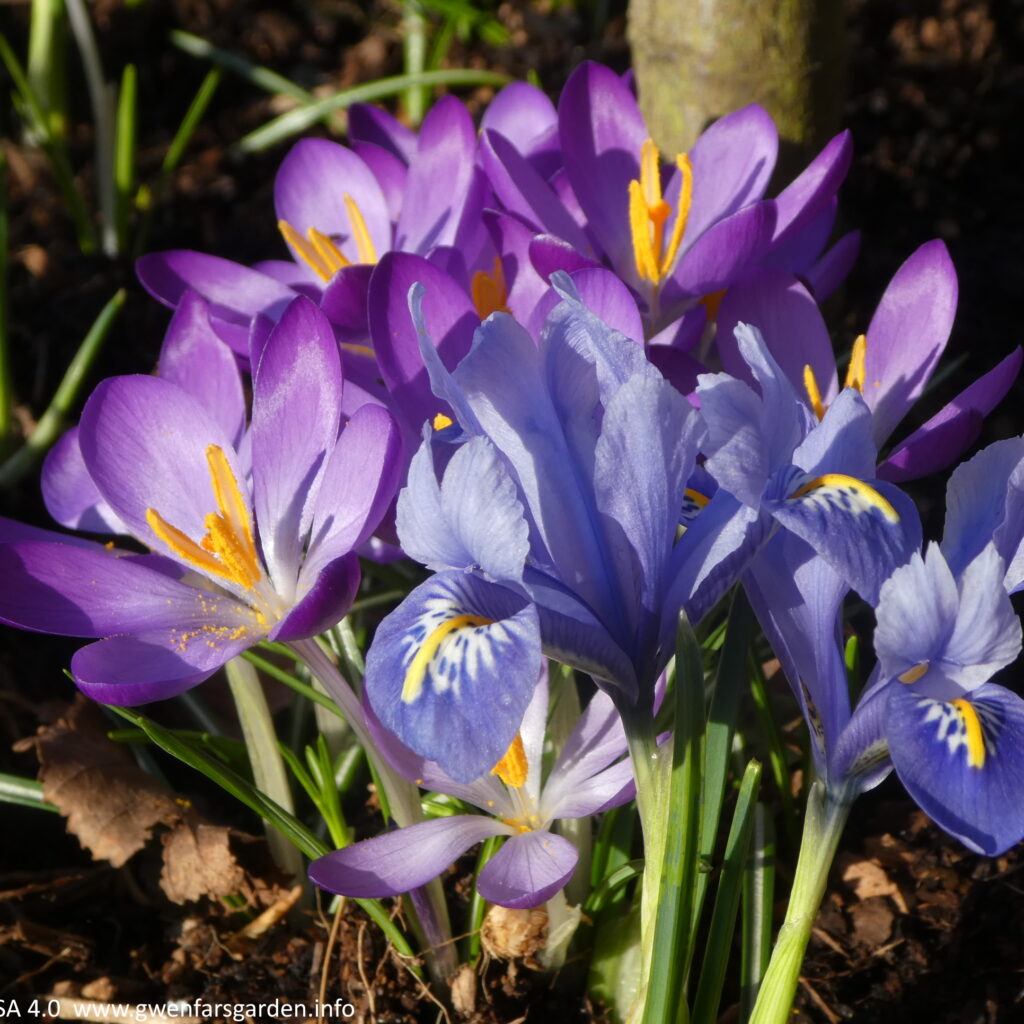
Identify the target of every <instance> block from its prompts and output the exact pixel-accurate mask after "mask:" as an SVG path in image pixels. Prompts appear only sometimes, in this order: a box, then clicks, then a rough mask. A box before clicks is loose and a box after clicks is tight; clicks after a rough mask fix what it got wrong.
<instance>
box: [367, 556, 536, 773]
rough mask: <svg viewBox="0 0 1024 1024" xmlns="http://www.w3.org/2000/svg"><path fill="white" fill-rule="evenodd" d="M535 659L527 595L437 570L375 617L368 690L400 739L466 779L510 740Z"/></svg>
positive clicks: (533, 615) (533, 681) (531, 681)
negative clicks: (388, 610)
mask: <svg viewBox="0 0 1024 1024" xmlns="http://www.w3.org/2000/svg"><path fill="white" fill-rule="evenodd" d="M540 657H541V655H540V636H539V632H538V627H537V613H536V610H535V609H534V607H533V605H532V604H530V603H529V602H528V601H527V600H526V599H525V598H524V597H522V596H521V595H520V594H517V593H515V592H514V591H512V590H509V589H507V588H506V587H501V586H498V585H496V584H488V583H484V582H483V581H481V580H478V579H475V578H474V577H472V576H469V575H467V574H464V573H456V572H444V573H438V574H437V575H435V576H433V577H432V578H431V579H429V580H428V581H427V582H426V583H422V584H420V586H418V587H416V589H415V590H413V591H412V593H411V594H410V595H409V596H408V597H407V598H406V599H405V600H404V601H403V602H402V604H401V605H399V606H398V608H396V609H395V611H393V612H392V613H391V614H390V615H388V616H387V617H386V618H385V619H384V621H383V622H381V624H380V626H379V627H378V629H377V634H376V636H375V637H374V642H373V645H372V647H371V648H370V651H369V654H368V655H367V658H366V688H367V693H368V695H369V698H370V703H371V704H372V705H373V709H374V711H375V712H376V714H377V716H378V718H380V720H381V722H382V723H383V724H384V725H385V726H386V727H387V728H388V729H390V730H391V731H392V732H393V733H395V735H397V736H398V737H399V739H401V740H402V742H403V743H405V744H406V746H408V747H411V748H412V749H413V750H414V751H416V753H418V754H421V755H422V756H423V757H426V758H429V759H430V760H432V761H436V762H437V763H438V764H439V765H440V766H441V768H442V769H443V770H444V771H446V772H447V773H448V774H449V775H451V776H452V778H454V779H456V780H457V781H460V782H469V781H471V780H472V779H475V778H477V776H479V775H482V774H483V773H484V772H487V771H490V769H491V768H493V767H494V765H495V764H497V763H498V761H499V760H500V759H501V758H502V757H503V756H504V754H505V752H506V751H507V750H508V748H509V745H510V744H511V743H512V740H513V738H514V736H515V734H516V730H517V729H518V728H519V724H520V722H521V721H522V718H523V713H524V712H525V710H526V705H527V704H528V703H529V701H530V697H531V696H532V694H533V690H534V687H535V686H536V684H537V677H538V674H539V672H540Z"/></svg>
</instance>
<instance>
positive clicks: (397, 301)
mask: <svg viewBox="0 0 1024 1024" xmlns="http://www.w3.org/2000/svg"><path fill="white" fill-rule="evenodd" d="M417 283H419V284H421V286H422V288H423V298H422V305H421V307H420V308H421V310H422V314H423V317H424V327H425V330H426V332H427V336H428V337H429V338H430V339H431V343H432V345H433V346H435V347H436V349H437V351H438V353H439V355H440V358H441V361H442V362H443V363H444V365H445V366H447V367H449V368H451V367H454V366H455V365H457V364H458V362H459V360H460V359H462V357H463V356H464V355H465V354H466V353H467V352H468V351H469V346H470V344H471V342H472V340H473V330H474V329H475V327H476V326H477V324H479V322H480V318H479V317H478V316H477V314H476V310H475V309H474V308H473V303H472V301H471V300H470V298H469V296H468V295H467V294H466V292H465V290H464V289H463V288H461V287H460V286H459V285H458V283H457V282H456V281H454V280H453V279H452V278H451V277H449V276H448V275H447V274H445V273H444V272H443V271H441V270H438V269H437V268H436V267H435V266H433V265H432V264H431V263H430V262H429V261H427V260H425V259H423V258H422V257H420V256H415V255H413V254H411V253H397V252H393V253H388V254H387V255H386V256H385V257H384V258H383V259H382V260H381V261H380V263H378V264H377V267H376V269H375V270H374V272H373V277H372V278H371V280H370V299H369V303H370V304H369V309H370V333H371V335H372V337H373V347H374V351H375V352H376V354H377V364H378V366H379V367H380V374H381V376H382V377H383V378H384V382H385V383H386V384H387V386H388V392H389V393H390V395H391V398H392V402H393V408H394V409H395V410H396V411H397V414H398V415H399V416H400V417H401V422H402V424H403V426H404V428H405V436H406V443H407V444H409V445H410V450H412V448H413V447H414V446H415V445H416V444H417V443H418V441H419V432H420V428H421V427H422V425H423V424H424V423H425V422H426V421H427V420H430V419H433V417H434V415H435V414H436V413H438V412H445V413H448V412H450V411H451V410H449V409H448V408H447V407H446V406H445V405H444V404H443V400H442V399H439V398H438V397H436V396H435V395H434V393H433V392H432V391H431V386H430V379H429V376H428V374H427V370H426V368H425V367H424V363H423V356H422V354H421V353H420V341H419V334H418V332H417V329H416V325H415V323H414V321H413V317H412V314H411V313H410V309H409V289H410V288H411V287H412V286H413V285H414V284H417Z"/></svg>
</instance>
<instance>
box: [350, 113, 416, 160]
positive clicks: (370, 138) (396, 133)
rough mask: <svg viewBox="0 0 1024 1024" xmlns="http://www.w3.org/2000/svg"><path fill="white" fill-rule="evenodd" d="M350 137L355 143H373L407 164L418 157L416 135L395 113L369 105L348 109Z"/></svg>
mask: <svg viewBox="0 0 1024 1024" xmlns="http://www.w3.org/2000/svg"><path fill="white" fill-rule="evenodd" d="M347 114H348V134H349V138H350V139H352V141H353V142H370V143H372V144H373V145H375V146H380V147H381V148H382V149H385V150H387V151H388V152H389V153H391V154H392V155H393V156H395V157H396V158H397V159H399V160H401V161H402V163H405V164H408V163H409V162H410V161H411V160H412V158H413V156H415V154H416V133H415V132H413V131H412V130H411V129H409V128H407V127H406V126H405V125H404V124H402V122H401V121H399V120H398V118H397V117H395V116H394V115H393V114H389V113H388V112H387V111H386V110H384V109H383V108H382V107H375V106H372V105H371V104H369V103H353V104H352V106H350V107H349V108H348V111H347Z"/></svg>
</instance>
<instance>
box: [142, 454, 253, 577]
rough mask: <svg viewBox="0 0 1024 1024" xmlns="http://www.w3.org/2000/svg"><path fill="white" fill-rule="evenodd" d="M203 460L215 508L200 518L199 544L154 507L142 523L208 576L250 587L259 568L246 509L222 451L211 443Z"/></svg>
mask: <svg viewBox="0 0 1024 1024" xmlns="http://www.w3.org/2000/svg"><path fill="white" fill-rule="evenodd" d="M206 461H207V463H208V465H209V467H210V485H211V487H212V489H213V495H214V499H215V500H216V502H217V509H218V511H217V512H211V513H209V514H208V515H207V516H206V517H205V519H204V520H203V523H204V525H205V526H206V531H207V532H206V536H205V537H203V539H202V540H201V541H200V543H198V544H197V543H196V542H195V541H194V540H192V538H191V537H189V536H188V535H187V534H186V533H184V532H183V531H182V530H179V529H178V528H177V527H176V526H172V525H171V524H170V523H168V522H167V520H166V519H164V517H163V516H161V515H160V513H159V512H157V511H156V509H153V508H149V509H146V522H147V523H148V524H149V528H150V529H151V530H152V531H153V532H154V533H155V534H156V535H157V537H159V538H160V540H162V541H163V542H164V543H165V544H166V545H167V546H168V547H169V548H170V549H171V551H173V552H174V553H175V554H176V555H177V556H178V557H179V558H182V559H184V560H185V561H186V562H189V563H190V564H191V565H194V566H195V567H196V568H197V569H199V570H200V571H202V572H205V573H207V574H208V575H211V576H217V577H219V578H220V579H224V580H228V581H229V582H231V583H234V584H236V585H237V586H239V587H242V588H243V589H245V590H252V589H253V588H254V587H255V586H256V584H257V583H258V582H259V581H260V580H261V579H262V577H263V570H262V568H261V566H260V559H259V555H258V554H257V552H256V546H255V544H254V542H253V536H252V523H251V521H250V519H249V511H248V509H247V508H246V505H245V500H244V499H243V497H242V492H241V490H240V489H239V487H238V481H237V480H236V479H235V475H234V473H233V472H232V471H231V466H230V465H229V464H228V461H227V458H226V457H225V455H224V452H223V451H222V450H221V449H220V448H219V447H218V446H217V445H215V444H211V445H209V446H208V447H207V449H206Z"/></svg>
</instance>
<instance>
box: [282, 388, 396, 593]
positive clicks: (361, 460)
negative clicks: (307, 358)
mask: <svg viewBox="0 0 1024 1024" xmlns="http://www.w3.org/2000/svg"><path fill="white" fill-rule="evenodd" d="M400 471H401V440H400V438H399V435H398V428H397V426H396V424H395V421H394V419H393V418H392V416H391V414H390V413H389V412H388V411H387V410H386V409H382V408H381V407H380V406H378V405H364V406H361V407H360V408H359V409H357V410H356V412H355V413H354V414H353V416H352V418H351V419H350V420H349V422H348V423H347V424H346V426H345V429H344V430H343V431H342V432H341V437H339V438H338V442H337V444H336V445H335V446H334V451H333V452H332V453H331V455H330V458H329V459H328V462H327V467H326V469H325V470H324V475H323V479H322V481H321V483H320V488H319V490H318V492H317V495H316V504H315V505H314V508H313V525H312V528H311V529H310V539H309V544H308V546H307V548H306V556H305V559H304V560H303V563H302V571H301V574H300V576H299V585H300V588H301V587H302V585H303V584H304V583H305V582H306V581H307V580H308V579H312V578H315V575H316V574H318V573H319V572H320V569H321V567H322V566H323V565H324V563H326V562H328V561H330V560H332V559H334V558H337V557H339V556H340V555H342V554H344V553H345V552H347V551H351V550H352V549H353V548H356V547H358V546H359V545H360V544H362V543H363V541H365V540H366V539H367V538H368V537H369V535H370V534H371V533H372V532H373V531H374V529H376V527H377V524H378V523H379V522H380V520H381V517H382V516H383V515H384V513H385V512H386V511H387V508H388V506H389V505H390V503H391V501H392V499H393V498H394V495H395V490H396V488H397V486H398V478H399V473H400ZM310 574H313V576H311V575H310Z"/></svg>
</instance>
